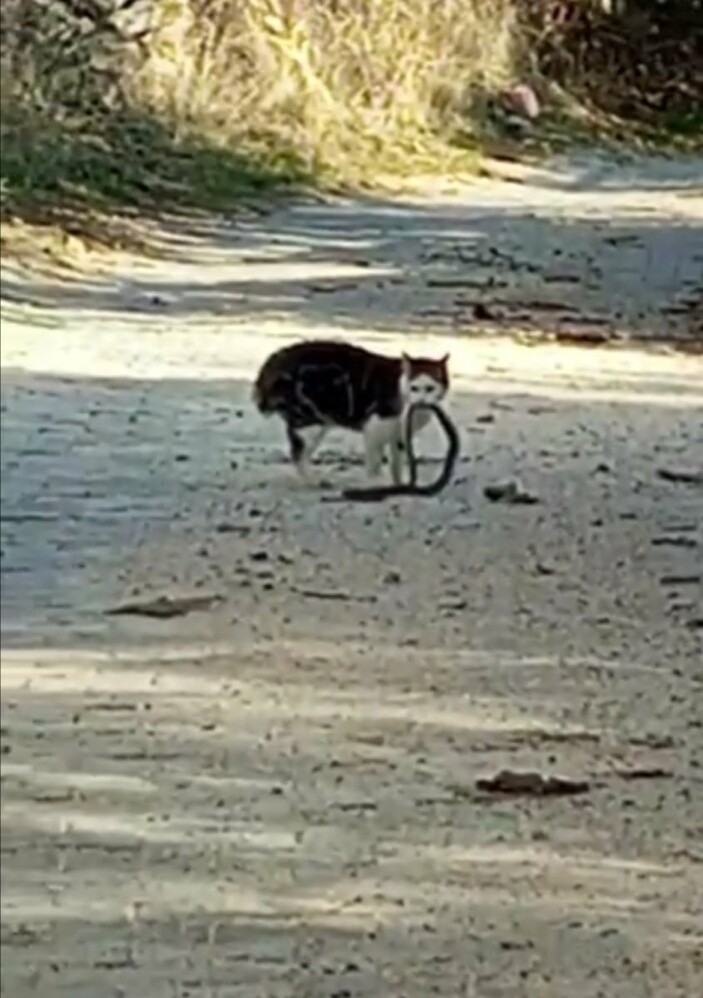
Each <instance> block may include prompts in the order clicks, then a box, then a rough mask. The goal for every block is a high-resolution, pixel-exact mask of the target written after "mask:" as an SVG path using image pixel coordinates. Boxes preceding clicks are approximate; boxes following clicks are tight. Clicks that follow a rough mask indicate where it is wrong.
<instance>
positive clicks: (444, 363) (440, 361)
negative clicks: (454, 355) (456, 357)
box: [439, 353, 451, 367]
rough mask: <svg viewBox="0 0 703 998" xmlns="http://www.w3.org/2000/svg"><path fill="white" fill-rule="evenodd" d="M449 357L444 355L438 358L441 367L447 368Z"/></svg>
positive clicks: (446, 354)
mask: <svg viewBox="0 0 703 998" xmlns="http://www.w3.org/2000/svg"><path fill="white" fill-rule="evenodd" d="M450 356H451V354H448V353H445V355H444V357H440V358H439V363H440V364H441V365H442V367H446V366H447V363H448V361H449V358H450Z"/></svg>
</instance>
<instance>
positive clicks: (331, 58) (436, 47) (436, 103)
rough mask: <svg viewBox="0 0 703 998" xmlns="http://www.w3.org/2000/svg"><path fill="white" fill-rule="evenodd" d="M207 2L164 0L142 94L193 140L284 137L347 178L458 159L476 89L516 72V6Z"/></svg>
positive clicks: (497, 0) (403, 0)
mask: <svg viewBox="0 0 703 998" xmlns="http://www.w3.org/2000/svg"><path fill="white" fill-rule="evenodd" d="M195 6H196V5H194V4H192V3H188V2H187V0H173V2H172V3H169V4H168V5H164V8H165V9H167V10H168V14H164V18H163V23H162V25H161V27H160V28H159V30H158V31H157V32H156V33H155V36H154V39H153V44H152V45H151V47H150V51H149V53H148V58H147V60H146V62H145V64H144V66H143V69H142V72H141V73H140V74H139V76H138V78H137V79H136V81H135V85H134V93H133V99H134V100H135V101H136V102H138V103H139V104H140V105H141V106H146V107H148V108H149V109H150V111H151V112H152V113H154V114H155V115H156V116H157V117H158V118H159V119H160V120H162V121H163V120H168V121H170V122H172V123H173V126H174V127H175V129H176V130H177V131H178V133H179V134H181V135H183V134H185V135H192V134H193V133H194V132H197V133H198V134H199V135H206V136H207V138H208V140H209V141H210V142H213V143H221V142H225V143H226V142H232V141H234V142H235V143H245V144H249V143H253V144H254V145H255V146H256V145H263V146H266V147H269V148H270V147H275V145H276V143H277V142H278V143H280V145H282V146H283V147H284V148H292V149H294V150H295V151H296V153H297V154H298V155H299V156H300V158H301V160H302V161H303V162H304V164H305V167H306V169H307V170H309V171H310V172H311V173H314V174H316V175H319V174H320V173H322V174H323V175H325V176H331V177H334V178H335V179H342V180H352V181H359V180H364V179H367V178H368V177H369V176H373V175H375V174H377V173H378V171H379V168H381V169H383V170H384V171H386V172H395V171H398V170H400V171H405V170H414V171H415V170H422V169H423V168H435V167H436V165H437V160H438V159H439V160H440V161H445V162H446V161H447V160H454V161H455V160H456V159H457V155H458V154H457V149H456V146H455V145H453V144H452V141H451V140H453V139H454V138H455V137H456V134H457V133H458V132H464V133H466V134H469V133H470V131H471V121H472V113H473V111H474V109H475V107H474V105H475V102H476V98H477V95H479V94H481V93H483V92H485V91H486V90H493V89H495V88H496V87H499V86H501V85H502V84H504V83H506V82H507V81H508V80H509V79H510V78H511V75H512V73H513V71H514V63H515V58H516V51H515V32H514V30H513V29H514V25H515V13H514V4H513V3H512V0H443V2H442V3H437V2H436V0H365V2H359V0H337V2H330V0H297V2H296V0H249V2H246V3H244V2H242V0H212V2H210V3H209V4H207V5H205V7H206V11H207V13H206V16H205V17H202V16H197V14H196V11H195Z"/></svg>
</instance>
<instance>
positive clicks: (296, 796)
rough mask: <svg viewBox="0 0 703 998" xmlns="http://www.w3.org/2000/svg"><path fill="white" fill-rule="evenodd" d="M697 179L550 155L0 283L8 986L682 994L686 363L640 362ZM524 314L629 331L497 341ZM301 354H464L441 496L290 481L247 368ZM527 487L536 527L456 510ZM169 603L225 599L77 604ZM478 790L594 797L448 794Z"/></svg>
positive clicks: (690, 740) (682, 245)
mask: <svg viewBox="0 0 703 998" xmlns="http://www.w3.org/2000/svg"><path fill="white" fill-rule="evenodd" d="M701 176H703V166H702V165H701V164H700V163H697V164H696V163H689V164H677V163H666V162H656V163H653V162H645V163H640V164H634V165H630V166H622V165H620V166H614V165H609V164H607V163H605V162H603V161H595V160H589V161H584V162H581V163H576V164H575V165H572V166H571V167H569V168H568V169H567V167H565V166H564V165H563V164H561V165H559V164H558V165H557V167H555V169H554V170H553V171H551V172H546V171H545V172H543V173H533V174H531V175H526V174H521V175H520V176H519V177H518V178H517V180H516V178H515V177H513V178H512V179H509V180H487V181H482V182H480V183H478V184H477V185H474V186H471V187H469V188H460V187H456V188H454V189H451V190H447V189H443V190H440V189H435V190H429V189H424V190H418V191H417V192H416V193H415V194H413V195H405V196H404V198H403V199H400V200H398V199H396V200H393V199H391V198H387V199H385V200H384V199H366V200H360V201H355V202H351V201H349V202H346V201H342V202H339V203H333V204H321V203H319V202H314V201H308V202H303V203H300V204H298V205H293V206H290V207H288V208H281V209H279V210H277V211H275V212H273V213H271V214H270V215H268V216H265V217H261V216H258V215H254V214H252V215H251V216H250V217H247V218H245V219H244V220H242V221H241V222H240V223H239V224H238V225H237V226H232V225H230V224H225V223H224V222H221V221H220V222H218V221H213V220H209V221H207V222H205V221H203V222H202V223H199V225H198V226H193V225H190V226H188V227H187V228H186V227H184V226H183V225H175V224H174V225H173V226H172V227H170V228H169V230H168V231H166V232H164V233H163V234H162V236H163V239H162V245H161V252H160V255H159V258H158V259H155V260H151V261H145V260H133V259H124V260H122V261H120V262H119V265H118V267H117V268H116V269H114V268H113V269H111V270H109V271H108V270H106V271H105V272H104V273H97V272H96V271H95V270H92V271H91V273H90V276H89V277H88V276H85V275H83V276H80V275H76V274H73V275H57V274H56V273H52V274H45V275H37V273H27V272H23V271H21V270H20V269H19V268H17V267H13V266H9V265H8V266H7V267H4V268H3V313H2V317H3V323H2V362H3V398H2V493H3V496H2V519H3V524H2V528H3V529H2V571H3V593H2V597H3V613H2V633H3V663H2V685H3V703H2V731H3V738H2V752H3V756H2V784H3V800H2V806H3V834H2V860H3V872H2V876H3V881H2V885H3V889H2V895H3V896H2V932H3V941H2V947H3V948H2V993H3V995H7V996H8V998H10V996H11V998H27V996H29V995H35V994H37V995H42V996H43V998H53V996H57V998H58V996H65V998H103V996H117V995H120V996H123V998H162V996H164V998H166V996H169V998H171V996H183V998H185V996H192V998H234V996H236V998H254V996H256V998H289V996H299V998H335V996H336V998H342V996H349V998H351V996H354V998H357V996H359V998H362V996H365V998H371V996H373V998H427V996H430V995H441V996H445V998H458V996H461V998H464V996H466V998H469V996H470V998H515V996H525V998H565V996H569V998H596V996H607V998H645V996H651V998H691V996H693V995H697V994H700V993H702V992H703V933H702V932H701V911H702V910H703V872H702V869H703V868H702V866H701V863H702V862H703V847H702V846H701V843H702V842H703V642H702V640H701V636H702V634H703V630H702V627H703V584H702V582H701V577H702V570H701V563H702V557H701V552H702V551H703V527H702V524H703V485H702V484H701V482H700V480H697V478H696V476H697V474H698V473H700V472H701V471H702V470H703V358H701V357H700V356H697V355H695V353H692V352H687V351H685V350H682V351H678V350H673V349H670V348H667V347H666V346H665V345H663V342H662V340H661V334H662V332H664V331H667V332H668V333H669V334H672V335H673V334H675V335H677V336H678V337H680V340H681V343H682V344H685V345H686V346H687V347H690V346H691V345H692V344H693V343H694V340H695V335H696V331H695V325H694V318H695V297H696V295H697V293H698V291H697V289H698V286H699V284H700V282H701V261H702V260H703V207H702V202H701V199H700V198H696V196H695V195H696V193H697V187H696V185H697V184H698V185H699V186H700V177H701ZM478 303H480V304H481V305H482V306H483V311H482V310H481V308H479V310H478V315H479V316H482V315H483V316H484V318H483V319H479V320H476V319H475V315H476V306H477V304H478ZM692 303H693V304H692ZM672 306H673V311H670V309H671V308H672ZM545 327H548V328H550V329H552V330H555V331H559V332H560V333H561V334H562V335H563V334H565V333H566V334H568V335H574V336H577V337H578V336H582V335H584V333H590V334H592V333H593V330H595V329H601V330H603V329H605V330H608V332H609V334H610V335H616V336H617V335H619V334H621V333H622V334H625V333H627V334H628V335H630V336H634V337H635V339H637V340H638V341H639V342H637V343H636V344H635V345H634V346H632V347H629V348H626V347H621V348H618V349H577V348H575V347H564V346H556V345H542V346H528V345H526V344H525V343H521V342H520V341H519V338H518V339H517V340H516V338H515V336H514V335H513V334H514V333H515V331H518V332H519V331H527V332H529V331H530V330H533V329H535V328H540V329H542V328H545ZM322 331H324V332H325V333H327V334H332V335H342V336H351V337H353V338H354V339H355V340H357V341H359V342H364V343H369V344H376V345H378V346H379V348H383V349H387V350H389V351H390V350H400V349H401V348H406V349H408V350H413V349H414V350H417V351H420V350H428V351H432V352H434V351H437V352H440V351H441V352H443V351H444V350H445V349H449V350H450V351H451V353H452V372H453V377H454V384H453V390H452V398H451V411H452V414H453V415H454V417H455V419H456V421H457V424H458V425H459V427H460V430H461V434H462V463H461V466H460V470H459V474H458V476H457V478H456V480H455V481H454V483H453V484H452V486H451V487H450V488H449V489H448V490H447V491H446V492H445V493H444V494H443V495H442V496H441V497H440V498H438V499H435V500H431V501H412V500H404V501H397V502H393V503H388V504H384V505H382V506H380V507H374V508H370V507H368V506H347V505H344V504H342V505H336V504H332V505H328V504H324V503H322V502H320V497H319V496H318V495H315V494H310V493H306V492H304V491H302V490H300V489H295V488H294V487H292V486H291V484H290V481H289V472H288V468H287V464H286V460H285V451H284V446H283V437H282V434H281V431H280V427H279V426H277V425H276V423H275V422H270V421H268V422H267V421H264V420H262V419H261V418H260V417H259V416H258V414H256V413H255V412H254V411H253V409H252V406H251V403H250V397H249V396H250V382H251V377H252V374H253V373H254V371H255V369H256V366H257V364H258V363H259V362H260V360H261V359H262V358H263V357H264V356H265V355H266V353H267V352H268V351H269V350H270V349H272V347H273V346H274V345H277V344H279V343H282V342H284V341H287V340H289V339H290V338H293V337H295V336H299V335H311V334H317V333H320V332H322ZM469 333H473V334H474V335H469ZM508 334H510V335H508ZM438 439H439V438H438V437H437V436H435V435H434V433H433V432H432V431H428V433H427V434H426V436H425V437H424V438H423V442H422V445H421V449H422V451H423V453H424V454H425V455H426V456H427V458H428V460H429V459H430V458H433V457H436V456H437V449H436V448H437V442H438ZM358 458H359V446H358V441H356V440H355V439H354V438H349V437H346V436H344V435H342V434H340V435H338V436H331V437H330V443H329V446H327V448H326V449H325V450H323V451H322V453H321V456H320V461H321V463H322V464H323V465H324V471H325V474H326V477H328V478H330V479H331V480H332V481H333V482H334V483H335V484H337V483H340V484H341V483H342V482H348V481H351V480H355V481H356V480H358V479H359V478H360V477H361V476H362V470H361V466H360V464H359V463H358ZM423 471H424V472H425V473H426V474H429V473H430V472H431V471H433V468H431V467H425V468H424V469H423ZM516 476H517V477H519V478H520V479H521V481H522V483H523V485H524V487H525V488H526V489H527V490H528V491H529V492H530V493H531V494H532V495H533V496H534V498H535V499H536V500H537V501H536V502H535V503H533V504H531V505H505V504H501V503H495V504H494V503H491V502H489V501H488V500H487V499H486V497H485V496H484V493H483V489H484V487H485V486H486V485H489V484H491V483H495V482H497V481H501V480H504V479H506V478H513V477H516ZM162 594H169V595H172V596H178V597H179V596H183V595H187V596H190V595H193V594H196V595H198V596H200V597H203V598H205V597H208V598H209V597H212V599H211V600H210V602H209V605H208V606H207V607H205V608H198V609H195V610H193V612H190V613H188V614H187V615H184V616H181V617H175V618H173V619H169V620H163V619H147V618H144V617H132V616H113V615H110V614H108V613H106V611H107V610H109V609H111V608H114V607H116V606H118V605H120V604H122V603H124V602H125V601H132V600H144V599H150V598H152V597H157V596H159V595H162ZM204 602H208V601H207V600H206V599H204ZM506 768H507V769H511V770H519V771H522V770H536V771H539V772H540V773H542V774H544V775H545V776H549V775H559V776H563V777H566V778H568V779H571V780H574V781H576V782H578V783H581V784H585V786H582V787H581V788H580V789H582V791H583V792H581V793H574V794H568V795H565V796H547V797H538V796H534V795H525V796H505V797H502V796H499V795H495V794H492V793H490V792H486V791H482V790H481V789H479V788H478V787H477V780H479V779H481V778H483V777H490V776H492V775H494V774H496V773H497V772H499V771H500V770H501V769H506ZM575 789H576V788H575Z"/></svg>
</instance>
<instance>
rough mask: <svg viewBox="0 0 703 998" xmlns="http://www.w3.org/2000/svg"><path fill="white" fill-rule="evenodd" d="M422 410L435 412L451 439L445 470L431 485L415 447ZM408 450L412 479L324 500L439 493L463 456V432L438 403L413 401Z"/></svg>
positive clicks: (408, 419)
mask: <svg viewBox="0 0 703 998" xmlns="http://www.w3.org/2000/svg"><path fill="white" fill-rule="evenodd" d="M421 409H425V410H427V411H430V412H433V413H434V415H435V416H436V417H437V421H438V423H439V425H440V427H441V428H442V430H443V431H444V435H445V437H446V438H447V452H446V455H445V458H444V464H443V466H442V470H441V472H440V473H439V475H438V476H437V478H436V479H435V480H434V482H429V483H428V484H427V485H420V484H418V481H417V458H416V456H415V451H414V448H413V434H412V427H413V417H414V415H415V413H416V412H419V411H420V410H421ZM405 451H406V453H407V456H408V468H409V470H410V480H409V481H408V482H405V483H401V484H398V485H377V486H369V487H368V488H358V489H344V490H343V491H342V493H341V494H340V495H338V496H325V497H324V498H323V502H345V501H346V502H382V501H383V500H384V499H392V498H393V497H394V496H420V497H422V498H425V497H430V496H436V495H438V494H439V493H440V492H441V491H442V489H444V488H446V487H447V485H448V484H449V482H450V481H451V479H452V475H453V474H454V468H455V466H456V462H457V458H458V457H459V434H458V432H457V428H456V426H455V425H454V423H453V422H452V421H451V419H450V418H449V416H448V415H447V414H446V412H445V411H444V409H443V408H442V407H441V406H440V405H438V404H437V403H436V402H424V401H418V402H412V403H411V404H410V406H409V407H408V411H407V415H406V418H405Z"/></svg>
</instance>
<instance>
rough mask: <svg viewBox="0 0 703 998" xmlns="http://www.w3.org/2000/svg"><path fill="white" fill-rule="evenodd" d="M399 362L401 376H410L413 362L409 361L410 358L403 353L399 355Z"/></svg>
mask: <svg viewBox="0 0 703 998" xmlns="http://www.w3.org/2000/svg"><path fill="white" fill-rule="evenodd" d="M400 362H401V364H402V366H403V374H405V375H408V374H410V372H411V370H412V366H413V362H412V360H411V359H410V357H408V355H407V354H406V353H405V352H404V351H403V353H402V354H401V355H400Z"/></svg>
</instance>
